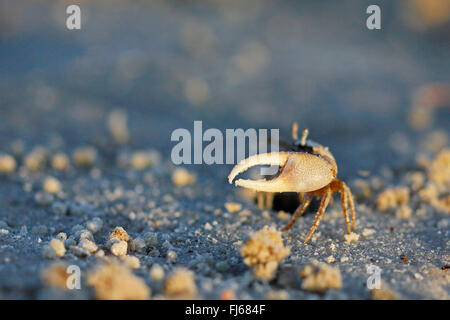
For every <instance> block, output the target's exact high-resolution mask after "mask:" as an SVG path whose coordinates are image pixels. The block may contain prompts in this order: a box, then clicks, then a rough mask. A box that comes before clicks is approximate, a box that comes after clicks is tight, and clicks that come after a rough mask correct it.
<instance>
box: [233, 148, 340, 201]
mask: <svg viewBox="0 0 450 320" xmlns="http://www.w3.org/2000/svg"><path fill="white" fill-rule="evenodd" d="M259 165H278V166H280V167H281V169H280V173H279V175H278V176H276V177H275V178H273V179H270V180H267V179H260V180H247V179H238V180H236V181H235V185H236V186H240V187H244V188H249V189H252V190H255V191H263V192H309V191H314V190H318V189H320V188H322V187H324V186H326V185H327V184H329V183H330V182H331V181H332V180H333V179H334V178H335V177H336V170H335V165H334V164H333V162H332V161H330V159H329V158H327V157H322V156H317V155H313V154H308V153H300V152H273V153H264V154H258V155H254V156H251V157H248V158H247V159H244V160H242V161H241V162H239V163H238V164H237V165H236V166H235V167H234V168H233V170H232V171H231V173H230V175H229V176H228V181H229V183H232V182H233V180H234V178H235V177H236V176H237V175H238V174H240V173H242V172H244V171H245V170H247V169H248V168H250V167H253V166H259Z"/></svg>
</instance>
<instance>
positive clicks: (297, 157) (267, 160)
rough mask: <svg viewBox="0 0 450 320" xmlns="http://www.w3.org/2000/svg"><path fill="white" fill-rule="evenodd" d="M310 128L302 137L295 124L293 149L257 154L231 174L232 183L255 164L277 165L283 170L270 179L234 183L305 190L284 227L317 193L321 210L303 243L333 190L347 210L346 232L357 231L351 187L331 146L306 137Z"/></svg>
mask: <svg viewBox="0 0 450 320" xmlns="http://www.w3.org/2000/svg"><path fill="white" fill-rule="evenodd" d="M308 133H309V131H308V129H307V128H305V129H303V133H302V137H301V139H298V125H297V123H295V122H294V124H293V125H292V137H293V139H294V144H293V145H292V147H291V148H290V151H281V152H271V153H264V154H256V155H253V156H250V157H248V158H246V159H244V160H242V161H240V162H239V163H238V164H237V165H236V166H234V168H233V170H232V171H231V172H230V174H229V176H228V182H229V183H232V182H233V180H234V179H235V178H236V176H237V175H239V174H240V173H242V172H244V171H246V170H247V169H249V168H251V167H253V166H259V165H278V166H280V170H279V171H278V173H277V175H276V176H275V177H273V178H271V179H260V180H247V179H237V180H236V181H235V185H236V186H239V187H244V188H248V189H251V190H254V191H261V192H296V193H302V194H303V193H304V195H305V196H304V197H303V201H302V203H301V204H300V206H299V207H298V208H297V209H296V210H295V212H294V214H293V216H292V218H291V220H290V221H289V223H288V224H287V225H286V226H285V227H284V228H283V229H282V230H281V231H282V232H285V231H288V230H289V229H291V227H292V226H293V225H294V223H295V222H296V221H297V219H298V218H299V217H300V216H301V215H302V214H303V213H304V212H305V210H306V209H307V207H308V205H309V204H310V203H311V200H312V199H313V197H314V196H316V197H317V198H319V199H321V202H320V206H319V210H318V211H317V213H316V216H315V218H314V222H313V224H312V226H311V228H310V230H309V232H308V234H307V235H306V238H305V241H304V243H306V242H308V240H309V239H310V238H311V236H312V235H313V233H314V231H315V230H316V229H317V227H318V226H319V223H320V221H321V219H322V217H323V214H324V213H325V210H326V208H327V206H328V204H329V202H330V200H331V198H332V195H333V193H336V192H339V193H340V195H341V205H342V212H343V214H344V219H345V224H346V227H347V233H348V234H350V233H351V231H350V218H349V212H348V208H350V214H351V228H352V229H353V231H355V204H354V202H353V196H352V193H351V191H350V188H349V187H348V186H347V185H346V184H345V182H344V181H342V180H341V179H339V178H338V177H337V165H336V160H335V159H334V157H333V155H332V154H331V152H330V151H329V150H328V147H324V146H322V145H320V144H318V143H315V142H313V141H311V140H307V137H308Z"/></svg>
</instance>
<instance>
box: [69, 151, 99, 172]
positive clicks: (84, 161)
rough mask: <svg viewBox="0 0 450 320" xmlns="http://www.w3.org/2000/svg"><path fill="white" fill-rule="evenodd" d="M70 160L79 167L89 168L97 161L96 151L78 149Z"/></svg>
mask: <svg viewBox="0 0 450 320" xmlns="http://www.w3.org/2000/svg"><path fill="white" fill-rule="evenodd" d="M72 158H73V161H74V162H75V164H76V165H78V166H80V167H91V166H92V165H93V164H94V163H95V161H96V160H97V150H96V149H95V148H94V147H80V148H77V149H75V151H74V152H73V155H72Z"/></svg>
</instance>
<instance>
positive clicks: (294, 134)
mask: <svg viewBox="0 0 450 320" xmlns="http://www.w3.org/2000/svg"><path fill="white" fill-rule="evenodd" d="M291 134H292V139H294V141H297V140H298V123H297V122H296V121H294V123H293V124H292V128H291Z"/></svg>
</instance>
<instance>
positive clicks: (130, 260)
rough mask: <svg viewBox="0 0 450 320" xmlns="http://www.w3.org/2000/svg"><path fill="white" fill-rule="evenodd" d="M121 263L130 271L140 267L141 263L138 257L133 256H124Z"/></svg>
mask: <svg viewBox="0 0 450 320" xmlns="http://www.w3.org/2000/svg"><path fill="white" fill-rule="evenodd" d="M123 263H124V265H125V266H126V267H128V268H130V269H139V268H140V267H141V262H140V261H139V259H138V257H135V256H125V258H124V259H123Z"/></svg>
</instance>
